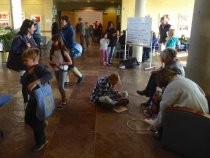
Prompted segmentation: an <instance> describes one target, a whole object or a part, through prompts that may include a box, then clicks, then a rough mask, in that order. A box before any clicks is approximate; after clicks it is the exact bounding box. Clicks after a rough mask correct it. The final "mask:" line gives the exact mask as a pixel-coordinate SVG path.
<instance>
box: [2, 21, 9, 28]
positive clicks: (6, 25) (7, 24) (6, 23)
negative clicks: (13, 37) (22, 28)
mask: <svg viewBox="0 0 210 158" xmlns="http://www.w3.org/2000/svg"><path fill="white" fill-rule="evenodd" d="M0 27H3V28H5V27H9V21H0Z"/></svg>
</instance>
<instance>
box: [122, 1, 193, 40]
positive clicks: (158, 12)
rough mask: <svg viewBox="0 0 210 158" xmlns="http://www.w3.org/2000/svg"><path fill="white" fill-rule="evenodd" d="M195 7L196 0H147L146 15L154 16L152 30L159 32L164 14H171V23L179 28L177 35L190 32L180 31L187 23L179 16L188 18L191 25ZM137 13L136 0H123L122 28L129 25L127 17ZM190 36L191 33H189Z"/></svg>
mask: <svg viewBox="0 0 210 158" xmlns="http://www.w3.org/2000/svg"><path fill="white" fill-rule="evenodd" d="M193 8H194V0H184V1H183V0H176V1H174V0H156V1H155V0H147V3H146V15H147V16H150V17H152V30H153V31H155V32H158V27H159V25H160V23H159V21H160V17H161V16H162V15H164V14H169V16H170V24H172V25H173V27H174V28H175V29H176V30H177V35H178V36H179V35H180V34H182V33H185V34H187V33H190V30H188V31H180V30H179V28H180V27H179V26H181V25H182V24H183V25H185V24H184V23H185V22H184V21H182V22H181V24H180V23H179V21H180V20H179V19H178V18H179V16H180V15H183V16H182V17H184V18H188V19H189V21H190V22H188V24H189V25H191V20H192V15H193ZM134 13H135V0H129V1H128V0H122V17H121V20H122V26H121V28H122V29H126V27H127V18H128V17H133V16H134ZM187 36H189V35H187Z"/></svg>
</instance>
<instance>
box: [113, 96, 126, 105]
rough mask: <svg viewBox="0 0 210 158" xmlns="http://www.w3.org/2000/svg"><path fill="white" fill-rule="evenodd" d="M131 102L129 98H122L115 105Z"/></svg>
mask: <svg viewBox="0 0 210 158" xmlns="http://www.w3.org/2000/svg"><path fill="white" fill-rule="evenodd" d="M128 103H129V100H128V99H125V98H123V99H120V100H119V101H118V102H117V103H116V104H115V106H127V105H128Z"/></svg>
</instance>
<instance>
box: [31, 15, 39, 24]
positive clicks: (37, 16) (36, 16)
mask: <svg viewBox="0 0 210 158" xmlns="http://www.w3.org/2000/svg"><path fill="white" fill-rule="evenodd" d="M34 17H35V18H36V20H37V22H39V23H40V22H41V16H40V15H32V16H31V19H32V18H34Z"/></svg>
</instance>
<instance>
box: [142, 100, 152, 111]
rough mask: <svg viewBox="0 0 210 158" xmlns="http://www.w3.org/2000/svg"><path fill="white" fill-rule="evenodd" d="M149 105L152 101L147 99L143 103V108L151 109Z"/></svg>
mask: <svg viewBox="0 0 210 158" xmlns="http://www.w3.org/2000/svg"><path fill="white" fill-rule="evenodd" d="M149 107H150V102H149V101H147V102H145V103H141V108H142V110H146V109H149Z"/></svg>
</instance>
